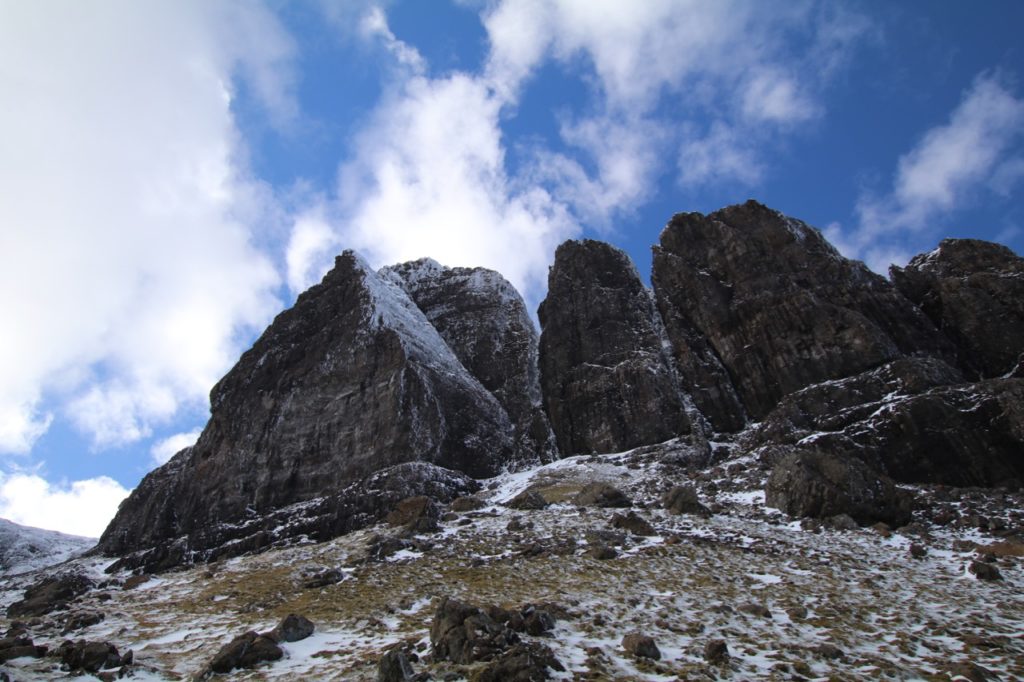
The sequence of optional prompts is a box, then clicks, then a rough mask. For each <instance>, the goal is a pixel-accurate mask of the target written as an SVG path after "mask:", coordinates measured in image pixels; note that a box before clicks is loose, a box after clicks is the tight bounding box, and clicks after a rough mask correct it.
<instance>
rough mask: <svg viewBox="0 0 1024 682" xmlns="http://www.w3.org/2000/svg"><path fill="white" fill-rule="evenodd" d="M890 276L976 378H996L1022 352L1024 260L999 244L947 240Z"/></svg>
mask: <svg viewBox="0 0 1024 682" xmlns="http://www.w3.org/2000/svg"><path fill="white" fill-rule="evenodd" d="M890 276H891V277H892V281H893V283H894V284H895V285H896V288H898V289H899V290H900V291H901V292H902V293H903V295H904V296H906V297H907V298H909V299H910V300H911V301H913V302H914V303H916V304H917V305H919V306H920V307H921V310H923V311H924V312H925V314H926V315H928V317H930V318H931V319H932V321H933V322H935V324H936V326H938V327H939V329H941V330H942V331H943V332H945V333H946V335H947V336H948V337H949V338H950V339H952V340H953V342H954V343H955V344H956V347H957V358H958V360H959V361H960V365H961V366H962V367H963V368H964V370H965V371H967V372H968V373H970V374H971V375H972V376H975V377H980V378H987V377H997V376H1002V375H1004V374H1006V373H1007V372H1009V371H1011V370H1012V369H1013V368H1014V367H1015V366H1016V365H1017V363H1018V362H1019V361H1020V359H1021V356H1022V354H1024V259H1022V258H1020V257H1019V256H1017V254H1015V253H1014V252H1013V251H1011V250H1010V249H1008V248H1006V247H1005V246H1002V245H1000V244H993V243H991V242H984V241H980V240H977V239H943V240H942V242H941V243H940V244H939V247H938V248H937V249H935V250H934V251H931V252H929V253H923V254H921V255H919V256H915V257H914V258H913V259H912V260H911V261H910V263H908V264H907V266H906V267H905V268H897V267H893V268H891V270H890Z"/></svg>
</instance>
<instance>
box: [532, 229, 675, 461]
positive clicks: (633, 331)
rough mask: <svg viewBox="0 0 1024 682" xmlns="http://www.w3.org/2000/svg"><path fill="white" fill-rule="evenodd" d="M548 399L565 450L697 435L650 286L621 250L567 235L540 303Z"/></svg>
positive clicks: (628, 445) (614, 447)
mask: <svg viewBox="0 0 1024 682" xmlns="http://www.w3.org/2000/svg"><path fill="white" fill-rule="evenodd" d="M538 316H539V318H540V324H541V336H540V370H541V385H542V387H543V391H544V404H545V406H546V408H547V412H548V416H549V417H550V419H551V426H552V429H553V430H554V432H555V437H556V439H557V441H558V446H559V450H560V451H561V452H562V454H563V455H575V454H579V453H590V452H617V451H620V450H627V449H629V448H634V447H637V446H639V445H647V444H650V443H658V442H661V441H665V440H668V439H669V438H672V437H674V436H678V435H680V434H686V433H689V432H690V430H691V428H692V427H691V424H690V420H689V418H688V416H687V413H686V407H685V404H684V396H683V395H682V394H681V392H680V390H679V384H678V380H677V378H676V376H675V372H674V371H673V369H672V367H671V365H670V362H669V359H668V357H667V353H666V352H665V348H664V344H663V339H662V334H661V329H660V327H661V324H660V320H659V319H658V316H657V312H656V310H655V307H654V303H653V301H652V299H651V295H650V292H649V291H648V290H647V289H646V288H645V287H644V285H643V283H642V282H641V281H640V276H639V274H638V273H637V271H636V268H635V267H634V266H633V263H632V262H631V261H630V260H629V257H628V256H627V255H626V254H625V253H624V252H622V251H620V250H619V249H616V248H615V247H613V246H611V245H609V244H605V243H603V242H596V241H591V240H584V241H568V242H565V243H564V244H562V245H561V246H559V247H558V250H557V251H556V252H555V263H554V265H553V266H552V267H551V271H550V274H549V276H548V295H547V298H545V299H544V302H543V303H541V306H540V309H539V310H538Z"/></svg>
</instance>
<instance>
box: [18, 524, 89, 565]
mask: <svg viewBox="0 0 1024 682" xmlns="http://www.w3.org/2000/svg"><path fill="white" fill-rule="evenodd" d="M95 544H96V539H95V538H83V537H80V536H78V535H65V534H64V533H58V532H56V531H52V530H43V529H41V528H31V527H29V526H20V525H18V524H17V523H12V522H11V521H8V520H7V519H0V573H3V574H5V575H12V574H15V573H24V572H25V571H34V570H38V569H41V568H46V567H47V566H53V565H54V564H59V563H61V562H63V561H67V560H68V559H70V558H72V557H74V556H77V555H79V554H81V553H82V552H84V551H86V550H87V549H90V548H91V547H92V546H93V545H95Z"/></svg>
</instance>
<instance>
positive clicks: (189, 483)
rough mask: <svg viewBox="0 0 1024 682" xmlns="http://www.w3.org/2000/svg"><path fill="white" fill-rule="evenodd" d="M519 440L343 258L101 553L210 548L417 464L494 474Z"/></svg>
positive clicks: (383, 291)
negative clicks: (221, 535) (224, 530)
mask: <svg viewBox="0 0 1024 682" xmlns="http://www.w3.org/2000/svg"><path fill="white" fill-rule="evenodd" d="M513 433H514V429H513V426H512V423H511V422H510V420H509V418H508V415H507V413H506V412H505V409H504V408H503V407H502V406H501V404H499V402H498V401H497V400H496V399H495V398H494V396H493V395H492V394H491V393H490V392H489V391H488V390H486V389H485V388H484V387H483V386H481V385H480V382H479V381H477V380H476V379H475V378H474V377H473V376H471V375H470V373H469V372H468V371H466V369H465V368H464V367H463V366H462V364H461V363H460V361H459V359H458V358H457V357H456V356H455V354H454V353H452V351H451V349H450V348H449V347H448V345H447V344H446V343H445V341H444V340H443V339H442V338H441V336H440V335H439V334H438V332H437V331H436V330H435V329H434V327H433V326H431V324H430V323H429V322H428V321H427V319H426V318H425V317H424V316H423V313H422V312H421V311H420V309H419V308H417V307H416V306H415V305H414V304H413V303H412V302H411V301H410V300H409V298H408V296H407V295H406V294H405V292H404V291H403V290H402V289H401V288H399V287H398V286H396V285H395V284H393V283H392V282H390V281H389V280H387V279H385V278H383V277H381V276H379V275H378V274H376V273H375V272H373V271H372V270H371V269H369V267H368V266H367V265H366V264H365V263H364V262H363V261H361V260H360V259H359V258H358V257H357V256H356V255H354V254H353V253H352V252H346V253H345V254H343V255H342V256H339V257H338V259H337V261H336V263H335V267H334V269H333V270H332V271H331V272H329V273H328V274H327V275H326V276H325V277H324V279H323V281H322V282H321V283H320V284H318V285H316V286H314V287H312V288H311V289H309V290H308V291H306V292H305V293H303V294H302V295H301V296H299V299H298V301H297V302H296V303H295V305H294V306H293V307H292V308H291V309H289V310H286V311H284V312H282V313H281V314H280V315H278V316H277V318H276V319H275V320H274V322H273V323H272V324H271V325H270V327H269V328H268V329H267V330H266V331H265V332H264V334H263V335H262V336H261V337H260V339H259V340H258V341H257V342H256V343H255V345H254V346H253V347H252V349H250V350H249V351H247V352H246V353H244V354H243V355H242V358H241V359H240V360H239V362H238V364H237V365H235V367H234V368H233V369H232V370H231V371H230V372H229V373H228V374H227V376H225V377H224V378H223V379H222V380H221V381H220V382H219V383H218V384H217V385H216V386H215V387H214V389H213V391H212V393H211V418H210V421H209V423H208V424H207V426H206V428H205V429H204V430H203V433H202V435H201V436H200V438H199V441H198V442H197V443H196V445H195V446H193V447H192V448H189V449H186V450H184V451H182V452H181V453H179V454H178V455H176V456H175V457H174V458H172V460H171V461H170V462H168V464H167V465H165V466H164V467H162V468H160V469H157V470H156V471H155V472H153V473H152V474H150V475H149V476H147V478H146V479H145V480H144V481H143V482H142V484H141V485H140V486H139V487H138V488H137V489H136V490H135V491H134V492H133V493H132V495H131V496H129V498H128V499H127V500H126V501H125V502H124V503H122V505H121V507H120V509H119V510H118V514H117V516H116V517H115V518H114V520H113V521H112V522H111V524H110V526H109V527H108V528H107V530H106V531H105V532H104V534H103V536H102V537H101V539H100V543H99V550H100V551H101V552H104V553H106V554H115V555H116V554H124V553H127V552H132V551H137V550H141V549H145V548H152V547H157V546H159V545H161V544H164V543H166V542H167V540H168V539H170V538H176V537H180V536H188V537H190V539H191V542H190V548H191V550H192V551H195V550H206V549H210V548H212V547H213V546H214V545H210V544H209V543H208V540H209V539H210V538H211V537H216V535H217V534H218V532H219V531H218V530H217V529H219V528H221V527H223V526H225V525H239V524H243V525H244V524H246V523H249V522H250V521H251V520H253V519H256V518H260V517H266V516H268V515H270V514H272V513H273V512H274V511H275V510H279V509H281V508H283V507H286V506H288V505H293V504H296V503H300V502H306V501H313V500H316V499H318V498H320V497H322V496H324V495H331V494H332V493H337V492H339V491H341V490H342V489H344V488H345V487H346V486H347V485H349V484H352V483H354V482H356V481H359V480H360V479H362V478H364V477H366V476H367V475H369V474H371V473H373V472H374V471H378V470H381V469H385V468H387V467H392V466H394V465H397V464H400V463H403V462H408V461H423V462H430V463H433V464H436V465H439V466H443V467H447V468H452V469H455V470H458V471H461V472H464V473H466V474H469V475H471V476H475V477H481V478H482V477H488V476H493V475H495V474H497V473H498V472H499V471H500V470H501V469H502V468H503V467H504V466H506V465H507V464H508V463H509V462H510V461H512V460H513V459H514V455H515V447H514V442H513ZM339 502H341V501H340V500H339ZM211 529H213V530H211Z"/></svg>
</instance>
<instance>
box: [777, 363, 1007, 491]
mask: <svg viewBox="0 0 1024 682" xmlns="http://www.w3.org/2000/svg"><path fill="white" fill-rule="evenodd" d="M826 421H829V422H832V424H830V426H832V427H834V428H835V429H836V430H835V431H826V430H820V431H817V432H811V433H809V434H808V435H802V434H806V433H807V432H805V431H796V432H791V434H790V436H789V437H788V438H787V440H791V441H792V440H793V438H794V436H801V435H802V438H801V440H802V442H804V443H807V444H810V443H813V445H814V447H816V448H818V449H820V450H827V451H829V452H832V453H834V454H836V455H838V456H842V457H846V458H852V459H860V460H863V461H864V462H867V463H868V464H869V465H870V466H871V467H873V468H875V469H877V470H879V471H884V472H885V473H887V474H888V475H889V476H890V477H892V478H893V479H895V480H896V481H899V482H901V483H941V484H945V485H952V486H957V487H969V486H985V487H997V486H1005V487H1008V488H1011V489H1017V488H1020V487H1021V485H1022V484H1024V458H1022V457H1021V453H1022V452H1024V380H1021V379H992V380H989V381H983V382H978V383H974V384H958V385H954V386H941V387H936V388H933V389H931V390H928V391H925V392H922V393H919V394H917V395H906V396H900V395H892V396H889V397H887V398H886V399H885V400H883V401H878V402H874V403H867V404H865V405H863V406H860V407H857V408H854V409H853V410H851V413H850V414H848V415H846V417H845V418H843V416H842V415H841V414H837V415H835V416H833V417H829V418H827V419H826Z"/></svg>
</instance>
